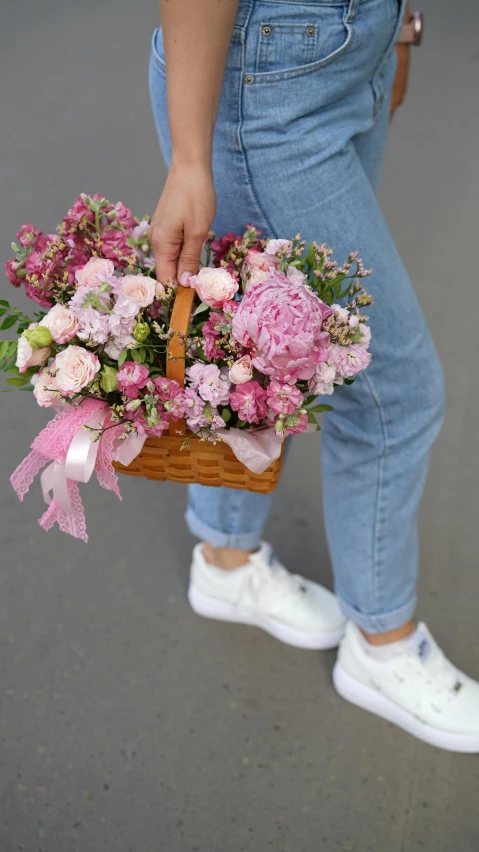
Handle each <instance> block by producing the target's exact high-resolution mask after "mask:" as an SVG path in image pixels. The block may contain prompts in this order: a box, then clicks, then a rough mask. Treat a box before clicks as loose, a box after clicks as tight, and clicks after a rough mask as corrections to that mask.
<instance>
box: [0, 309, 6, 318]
mask: <svg viewBox="0 0 479 852" xmlns="http://www.w3.org/2000/svg"><path fill="white" fill-rule="evenodd" d="M6 313H7V309H6V308H0V317H3V315H4V314H6Z"/></svg>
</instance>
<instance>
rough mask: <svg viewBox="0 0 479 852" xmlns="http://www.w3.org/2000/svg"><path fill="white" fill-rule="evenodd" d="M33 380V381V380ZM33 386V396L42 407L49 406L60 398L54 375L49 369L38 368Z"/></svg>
mask: <svg viewBox="0 0 479 852" xmlns="http://www.w3.org/2000/svg"><path fill="white" fill-rule="evenodd" d="M34 380H35V381H34ZM34 380H33V379H32V382H33V381H34V385H35V387H34V388H33V396H34V397H35V399H36V401H37V402H38V404H39V405H41V407H42V408H49V407H50V406H51V405H53V403H54V402H57V400H58V399H59V398H60V395H59V393H58V388H57V383H56V380H55V376H52V374H51V373H50V371H49V370H40V372H39V373H37V375H36V376H34Z"/></svg>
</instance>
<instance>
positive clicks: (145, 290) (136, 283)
mask: <svg viewBox="0 0 479 852" xmlns="http://www.w3.org/2000/svg"><path fill="white" fill-rule="evenodd" d="M120 283H121V292H122V293H124V295H125V296H128V298H129V299H131V300H132V301H133V302H136V304H137V305H138V306H139V307H140V308H146V307H147V306H148V305H151V303H152V301H153V299H154V298H155V289H156V281H155V280H154V279H153V278H147V276H146V275H124V276H123V278H120Z"/></svg>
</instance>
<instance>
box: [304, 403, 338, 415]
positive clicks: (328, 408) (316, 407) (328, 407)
mask: <svg viewBox="0 0 479 852" xmlns="http://www.w3.org/2000/svg"><path fill="white" fill-rule="evenodd" d="M332 410H333V406H332V405H313V407H312V408H310V409H309V411H314V413H315V414H322V412H323V411H332Z"/></svg>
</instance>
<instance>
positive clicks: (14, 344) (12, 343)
mask: <svg viewBox="0 0 479 852" xmlns="http://www.w3.org/2000/svg"><path fill="white" fill-rule="evenodd" d="M7 343H8V341H7ZM17 346H18V344H17V341H16V340H11V341H10V346H9V347H8V356H7V357H8V358H12V357H13V355H16V354H17Z"/></svg>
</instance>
